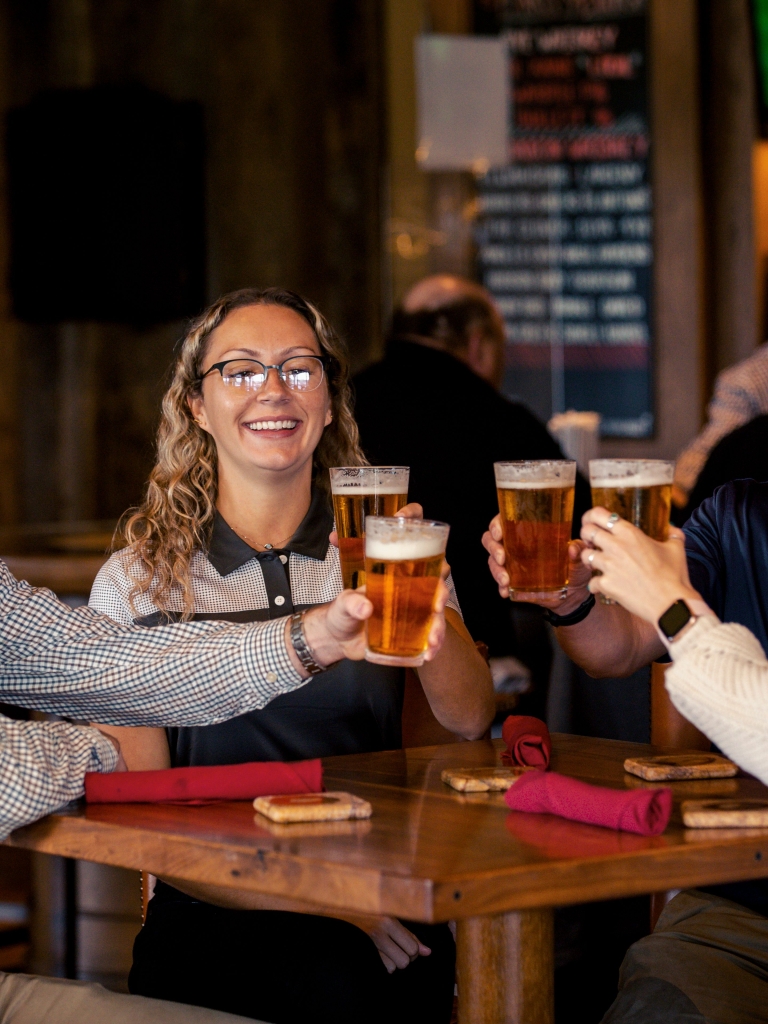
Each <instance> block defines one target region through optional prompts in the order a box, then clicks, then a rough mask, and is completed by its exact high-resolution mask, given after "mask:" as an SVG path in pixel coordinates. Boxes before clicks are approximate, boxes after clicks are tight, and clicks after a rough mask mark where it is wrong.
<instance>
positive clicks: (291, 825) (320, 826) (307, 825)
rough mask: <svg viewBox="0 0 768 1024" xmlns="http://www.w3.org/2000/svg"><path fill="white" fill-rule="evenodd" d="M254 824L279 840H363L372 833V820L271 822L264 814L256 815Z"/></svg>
mask: <svg viewBox="0 0 768 1024" xmlns="http://www.w3.org/2000/svg"><path fill="white" fill-rule="evenodd" d="M253 820H254V822H255V823H256V824H257V825H258V826H259V828H261V829H263V830H264V831H265V832H268V833H269V835H271V836H275V837H276V838H277V839H324V838H326V837H328V836H355V837H356V838H358V839H361V838H362V837H363V836H367V835H368V833H369V832H370V831H371V819H370V818H365V819H362V820H360V819H355V818H348V819H347V820H346V821H289V822H285V823H284V822H281V821H270V820H269V818H265V817H264V815H263V814H254V816H253Z"/></svg>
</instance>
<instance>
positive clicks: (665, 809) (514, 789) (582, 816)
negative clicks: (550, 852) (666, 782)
mask: <svg viewBox="0 0 768 1024" xmlns="http://www.w3.org/2000/svg"><path fill="white" fill-rule="evenodd" d="M505 800H506V801H507V805H508V806H509V807H511V808H512V810H513V811H532V812H533V813H535V814H558V815H560V817H561V818H570V819H571V820H572V821H584V822H587V823H588V824H590V825H602V826H603V827H604V828H615V829H619V830H621V831H622V832H637V833H638V834H639V835H641V836H658V835H660V834H661V833H662V832H663V831H664V829H665V828H666V827H667V822H668V821H669V816H670V814H671V813H672V790H671V789H668V788H664V789H630V790H625V789H607V788H606V787H605V786H590V785H588V784H587V783H586V782H579V780H578V779H571V778H568V776H567V775H558V773H557V772H547V773H544V772H526V773H525V775H521V776H520V778H519V779H518V780H517V782H516V783H515V784H514V785H513V786H511V787H510V788H509V789H508V790H507V792H506V795H505Z"/></svg>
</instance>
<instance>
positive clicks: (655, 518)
mask: <svg viewBox="0 0 768 1024" xmlns="http://www.w3.org/2000/svg"><path fill="white" fill-rule="evenodd" d="M674 470H675V464H674V462H666V461H664V460H662V459H592V460H591V462H590V463H589V483H590V486H591V488H592V504H593V505H602V507H603V508H607V509H608V511H609V512H615V513H616V514H617V515H619V516H621V518H622V519H626V520H628V521H629V522H630V523H632V524H633V525H635V526H637V527H638V529H640V530H642V531H643V533H647V534H648V536H649V537H653V539H654V540H666V539H667V536H668V535H669V515H670V510H671V508H672V477H673V474H674Z"/></svg>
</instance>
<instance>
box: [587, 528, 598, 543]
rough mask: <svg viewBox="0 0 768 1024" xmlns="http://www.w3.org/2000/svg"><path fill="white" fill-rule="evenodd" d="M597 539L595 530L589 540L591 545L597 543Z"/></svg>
mask: <svg viewBox="0 0 768 1024" xmlns="http://www.w3.org/2000/svg"><path fill="white" fill-rule="evenodd" d="M595 537H597V530H593V531H592V536H591V537H590V538H589V543H590V544H594V543H595Z"/></svg>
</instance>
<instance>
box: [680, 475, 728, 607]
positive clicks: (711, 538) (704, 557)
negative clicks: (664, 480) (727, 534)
mask: <svg viewBox="0 0 768 1024" xmlns="http://www.w3.org/2000/svg"><path fill="white" fill-rule="evenodd" d="M726 490H728V485H726V486H725V487H718V489H717V490H716V491H715V493H714V494H713V495H712V497H711V498H707V499H706V500H705V501H703V502H702V503H701V505H699V507H698V508H697V509H696V511H695V512H694V513H693V515H692V516H691V518H690V519H689V520H688V522H687V523H686V524H685V526H684V527H683V532H684V533H685V553H686V555H687V557H688V573H689V575H690V578H691V584H692V586H693V587H694V589H695V590H698V592H699V593H700V594H701V596H702V597H703V598H704V600H705V601H706V602H707V604H708V605H709V607H710V608H711V609H712V611H713V612H714V613H715V614H716V615H717V616H718V617H719V618H722V616H723V606H724V598H725V587H724V584H725V560H724V558H723V547H722V536H721V531H720V529H719V527H718V519H719V518H720V517H719V515H718V513H719V512H720V511H721V508H720V506H722V504H723V499H724V498H725V497H726V495H725V494H724V493H723V492H724V491H726Z"/></svg>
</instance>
